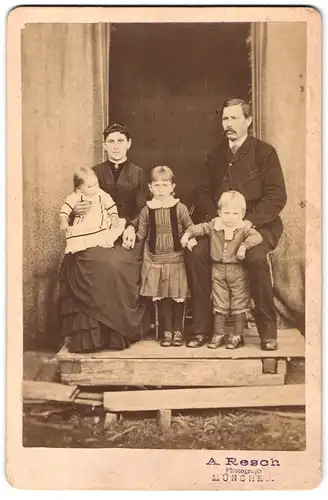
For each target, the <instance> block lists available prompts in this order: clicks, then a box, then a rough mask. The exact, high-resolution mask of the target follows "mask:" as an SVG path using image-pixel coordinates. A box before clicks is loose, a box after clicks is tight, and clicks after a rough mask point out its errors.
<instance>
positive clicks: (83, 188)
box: [60, 167, 125, 253]
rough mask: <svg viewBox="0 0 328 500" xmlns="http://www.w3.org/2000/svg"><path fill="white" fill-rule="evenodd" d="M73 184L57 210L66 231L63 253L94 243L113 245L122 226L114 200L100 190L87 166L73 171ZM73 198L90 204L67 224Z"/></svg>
mask: <svg viewBox="0 0 328 500" xmlns="http://www.w3.org/2000/svg"><path fill="white" fill-rule="evenodd" d="M73 184H74V192H73V193H71V194H69V195H68V196H67V198H66V200H65V202H64V204H63V205H62V207H61V210H60V229H61V230H62V231H65V234H66V249H65V253H76V252H80V251H81V250H85V249H87V248H91V247H96V246H101V247H105V248H110V247H113V246H114V242H115V241H116V240H117V238H118V237H119V236H120V235H121V234H122V233H123V231H124V228H125V219H121V218H120V217H119V215H118V211H117V206H116V204H115V202H114V200H113V199H112V197H111V196H110V195H109V194H108V193H105V191H103V190H102V189H100V187H99V184H98V178H97V176H96V174H95V173H94V171H93V170H92V169H90V168H85V167H82V168H80V169H79V170H77V171H76V172H75V173H74V175H73ZM77 201H88V202H89V203H90V204H91V207H90V210H89V211H88V213H87V214H86V215H83V216H75V217H74V220H73V223H72V225H70V224H69V221H70V217H71V216H72V215H73V213H72V212H73V208H74V206H75V204H76V202H77Z"/></svg>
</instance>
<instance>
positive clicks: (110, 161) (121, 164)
mask: <svg viewBox="0 0 328 500" xmlns="http://www.w3.org/2000/svg"><path fill="white" fill-rule="evenodd" d="M127 162H128V159H127V158H125V160H120V161H112V160H110V159H108V163H109V164H110V165H112V166H113V167H115V166H116V168H119V167H123V166H124V165H125V164H126V163H127Z"/></svg>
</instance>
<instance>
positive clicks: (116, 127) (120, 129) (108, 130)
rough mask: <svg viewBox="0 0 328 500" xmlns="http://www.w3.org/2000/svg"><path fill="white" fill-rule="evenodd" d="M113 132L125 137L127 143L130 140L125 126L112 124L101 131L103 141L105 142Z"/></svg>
mask: <svg viewBox="0 0 328 500" xmlns="http://www.w3.org/2000/svg"><path fill="white" fill-rule="evenodd" d="M113 132H120V133H121V134H123V135H125V137H126V138H127V140H128V141H129V140H130V134H129V131H128V128H127V126H126V125H122V124H121V123H113V125H108V127H106V128H105V130H104V131H103V137H104V141H106V139H107V137H108V136H109V134H112V133H113Z"/></svg>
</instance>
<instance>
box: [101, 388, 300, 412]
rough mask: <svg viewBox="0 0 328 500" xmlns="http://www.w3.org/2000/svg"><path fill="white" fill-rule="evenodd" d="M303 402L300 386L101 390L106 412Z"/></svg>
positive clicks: (267, 405) (238, 406)
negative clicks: (103, 391)
mask: <svg viewBox="0 0 328 500" xmlns="http://www.w3.org/2000/svg"><path fill="white" fill-rule="evenodd" d="M304 405H305V387H304V385H283V386H275V387H229V388H226V387H224V388H223V387H220V388H210V389H207V388H205V389H203V388H202V389H170V390H167V389H165V390H147V391H126V392H105V393H104V408H105V409H106V410H108V411H110V412H123V411H126V412H128V411H152V410H167V409H169V410H181V409H197V408H247V407H265V406H266V407H271V406H304Z"/></svg>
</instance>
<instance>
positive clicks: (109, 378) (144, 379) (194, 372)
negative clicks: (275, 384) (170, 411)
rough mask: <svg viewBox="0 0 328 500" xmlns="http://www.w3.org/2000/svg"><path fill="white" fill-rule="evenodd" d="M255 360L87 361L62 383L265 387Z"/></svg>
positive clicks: (259, 363)
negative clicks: (260, 384) (79, 369)
mask: <svg viewBox="0 0 328 500" xmlns="http://www.w3.org/2000/svg"><path fill="white" fill-rule="evenodd" d="M261 376H262V363H261V360H259V359H243V360H240V359H236V360H226V359H222V360H216V359H194V360H192V361H191V360H188V359H170V360H167V359H161V360H158V359H102V360H100V359H97V360H94V359H91V360H84V361H82V360H81V372H80V373H70V374H67V373H66V374H62V381H65V382H67V383H74V384H78V385H82V386H91V385H105V386H106V385H119V386H121V385H129V386H141V385H144V386H184V387H185V386H187V387H188V386H194V387H195V386H198V387H201V386H203V387H204V386H205V387H213V386H242V385H258V384H259V383H261V381H262V383H265V379H263V377H261Z"/></svg>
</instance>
